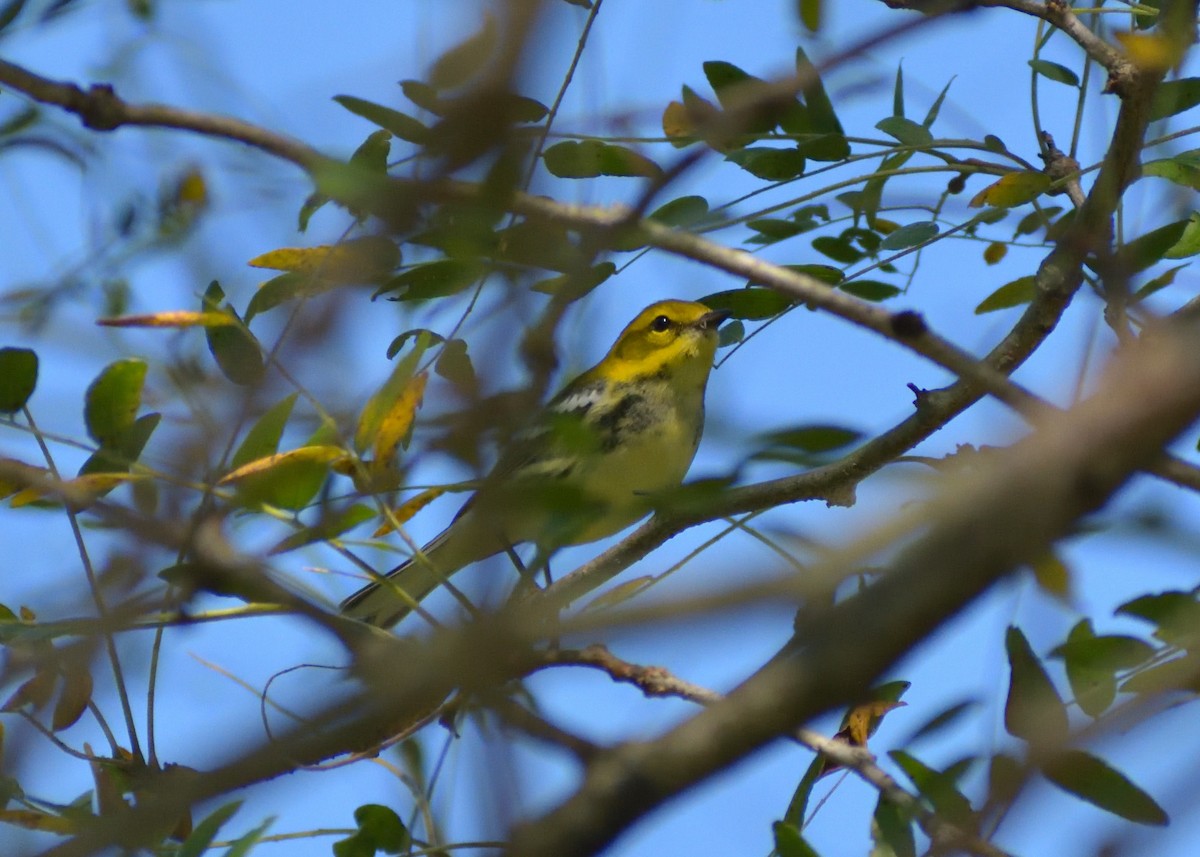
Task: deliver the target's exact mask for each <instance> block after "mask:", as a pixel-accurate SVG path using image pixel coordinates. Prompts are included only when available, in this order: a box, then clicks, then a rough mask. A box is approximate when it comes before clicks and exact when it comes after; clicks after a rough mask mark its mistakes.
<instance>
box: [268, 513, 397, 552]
mask: <svg viewBox="0 0 1200 857" xmlns="http://www.w3.org/2000/svg"><path fill="white" fill-rule="evenodd" d="M377 514H378V511H377V510H376V509H374V508H373V507H371V506H368V505H367V504H366V503H356V504H354V505H353V506H351V507H350V508H348V509H344V510H342V511H340V512H336V513H333V514H323V515H322V516H321V519H320V520H319V521H318V522H317V523H316V524H314V525H313V526H311V527H304V528H303V529H300V530H297V531H296V532H294V533H292V534H291V535H290V536H287V537H286V538H284V539H281V540H280V541H279V542H277V543H276V544H275V546H274V547H273V548H271V549H270V550H269V551H268V552H267V554H268V556H277V555H279V554H281V553H287V552H288V551H292V550H295V549H296V548H301V547H304V546H305V545H310V544H312V543H314V542H326V541H329V540H330V539H335V538H337V537H338V536H340V535H342V533H345V532H349V531H350V530H352V529H354V528H355V527H357V526H358V525H359V524H362V523H365V522H366V521H369V520H371V519H372V518H374V517H375V516H376V515H377Z"/></svg>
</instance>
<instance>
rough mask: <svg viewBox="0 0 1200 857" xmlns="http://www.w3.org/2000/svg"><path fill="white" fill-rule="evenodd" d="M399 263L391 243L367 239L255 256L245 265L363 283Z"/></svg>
mask: <svg viewBox="0 0 1200 857" xmlns="http://www.w3.org/2000/svg"><path fill="white" fill-rule="evenodd" d="M399 262H400V250H399V248H397V246H396V244H395V243H394V242H393V241H391V240H390V239H388V238H384V237H383V236H370V237H367V238H356V239H354V240H352V241H343V242H341V243H340V244H322V245H320V246H317V247H281V248H280V249H278V250H272V251H270V252H269V253H263V254H262V255H261V256H255V257H254V258H253V259H251V260H250V261H249V262H247V264H248V265H250V266H252V267H254V268H270V269H272V270H276V271H291V272H294V273H299V274H309V275H311V276H314V277H319V278H320V279H324V280H335V281H338V282H365V281H368V280H371V279H373V278H375V277H378V276H380V275H381V274H385V273H387V272H389V271H391V270H392V269H393V268H395V267H396V265H397V264H399Z"/></svg>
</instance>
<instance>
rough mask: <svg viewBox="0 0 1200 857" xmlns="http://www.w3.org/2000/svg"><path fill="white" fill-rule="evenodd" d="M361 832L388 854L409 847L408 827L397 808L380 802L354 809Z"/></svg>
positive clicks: (355, 818)
mask: <svg viewBox="0 0 1200 857" xmlns="http://www.w3.org/2000/svg"><path fill="white" fill-rule="evenodd" d="M354 820H355V821H356V822H358V829H359V832H360V833H361V834H363V835H364V836H367V837H369V838H370V840H371V842H372V843H374V845H375V847H376V848H377V849H379V850H380V851H383V852H385V853H387V854H399V853H400V852H401V851H403V850H404V849H405V848H407V847H408V842H409V835H408V828H406V827H405V826H404V822H402V821H401V820H400V816H398V815H397V814H396V812H395V810H392V809H390V808H389V807H386V806H381V805H380V804H375V803H368V804H364V805H363V806H360V807H359V808H358V809H356V810H354Z"/></svg>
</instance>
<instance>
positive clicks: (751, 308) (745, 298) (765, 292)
mask: <svg viewBox="0 0 1200 857" xmlns="http://www.w3.org/2000/svg"><path fill="white" fill-rule="evenodd" d="M700 303H702V304H704V305H705V306H707V307H709V308H710V309H724V310H729V312H730V318H735V319H744V320H745V321H762V320H764V319H768V318H774V317H775V316H777V315H779V314H780V313H781V312H783V311H784V310H786V309H788V308H789V307H792V306H794V305H795V301H793V300H792V299H791V298H788V297H786V296H785V295H782V294H780V293H779V292H777V291H775V290H773V289H764V288H758V287H752V288H746V289H731V290H729V291H727V292H716V293H714V294H711V295H708V296H706V297H703V298H701V299H700Z"/></svg>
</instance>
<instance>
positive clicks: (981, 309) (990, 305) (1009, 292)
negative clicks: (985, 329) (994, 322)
mask: <svg viewBox="0 0 1200 857" xmlns="http://www.w3.org/2000/svg"><path fill="white" fill-rule="evenodd" d="M1036 289H1037V277H1035V276H1032V275H1030V276H1027V277H1018V278H1017V279H1015V280H1013V281H1012V282H1011V283H1005V284H1004V285H1003V286H1001V287H1000V288H998V289H996V291H994V292H992V293H991V294H990V295H988V296H987V297H986V298H984V299H983V300H982V301H980V303H979V306H977V307H975V315H983V314H984V313H985V312H995V311H996V310H998V309H1008V308H1009V307H1015V306H1021V305H1022V304H1027V303H1029V302H1030V301H1032V300H1033V296H1034V294H1035V292H1036Z"/></svg>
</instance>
